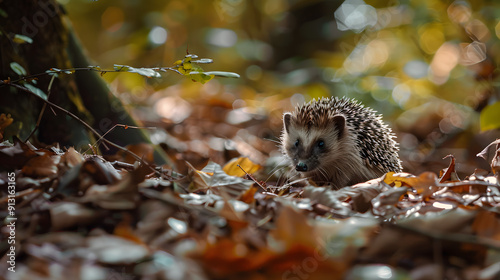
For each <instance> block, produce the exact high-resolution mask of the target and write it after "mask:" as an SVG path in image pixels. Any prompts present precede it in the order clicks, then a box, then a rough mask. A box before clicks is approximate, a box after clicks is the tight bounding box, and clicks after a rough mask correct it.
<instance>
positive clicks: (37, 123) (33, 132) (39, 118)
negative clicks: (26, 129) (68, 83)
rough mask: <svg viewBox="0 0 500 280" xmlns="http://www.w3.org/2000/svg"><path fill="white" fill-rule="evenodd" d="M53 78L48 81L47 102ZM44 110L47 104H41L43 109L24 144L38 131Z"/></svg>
mask: <svg viewBox="0 0 500 280" xmlns="http://www.w3.org/2000/svg"><path fill="white" fill-rule="evenodd" d="M55 78H56V76H52V78H51V79H50V82H49V87H48V88H47V100H49V97H50V93H51V92H52V91H51V90H52V83H53V82H54V80H55ZM45 108H47V103H43V107H42V110H41V111H40V115H38V120H37V121H36V125H35V128H33V130H32V131H31V133H30V135H29V136H28V137H27V138H26V140H24V143H26V142H28V140H30V139H31V136H33V134H35V132H36V131H37V130H38V127H40V122H41V121H42V116H43V113H45ZM54 113H55V112H54Z"/></svg>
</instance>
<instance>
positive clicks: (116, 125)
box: [83, 124, 156, 154]
mask: <svg viewBox="0 0 500 280" xmlns="http://www.w3.org/2000/svg"><path fill="white" fill-rule="evenodd" d="M116 127H123V128H125V129H129V128H135V129H141V128H142V129H156V127H143V126H132V125H125V124H115V125H114V126H113V127H112V128H110V129H108V131H106V132H105V133H104V134H103V135H102V136H101V137H100V138H99V139H97V140H96V141H95V143H94V144H92V145H89V146H90V147H89V148H88V149H87V150H86V151H85V152H83V153H84V154H86V153H87V152H88V151H89V150H90V149H92V150H93V147H94V146H97V144H98V143H99V141H101V140H102V139H104V136H106V135H107V134H108V133H110V132H111V131H112V130H113V129H115V128H116Z"/></svg>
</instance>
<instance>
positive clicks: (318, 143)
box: [316, 140, 325, 148]
mask: <svg viewBox="0 0 500 280" xmlns="http://www.w3.org/2000/svg"><path fill="white" fill-rule="evenodd" d="M316 145H317V146H318V148H324V147H325V141H323V140H318V142H316Z"/></svg>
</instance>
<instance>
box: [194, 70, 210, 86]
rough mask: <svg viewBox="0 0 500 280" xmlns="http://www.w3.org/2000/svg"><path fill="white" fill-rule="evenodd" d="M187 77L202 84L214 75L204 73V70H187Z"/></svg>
mask: <svg viewBox="0 0 500 280" xmlns="http://www.w3.org/2000/svg"><path fill="white" fill-rule="evenodd" d="M189 77H190V78H191V80H193V81H194V82H200V83H202V84H204V83H206V82H208V81H210V80H211V79H213V78H214V77H215V75H210V74H208V75H207V74H206V73H205V72H189Z"/></svg>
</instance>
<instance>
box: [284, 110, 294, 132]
mask: <svg viewBox="0 0 500 280" xmlns="http://www.w3.org/2000/svg"><path fill="white" fill-rule="evenodd" d="M291 122H292V114H291V113H288V112H287V113H285V114H284V115H283V127H284V128H285V131H286V133H290V123H291Z"/></svg>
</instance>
